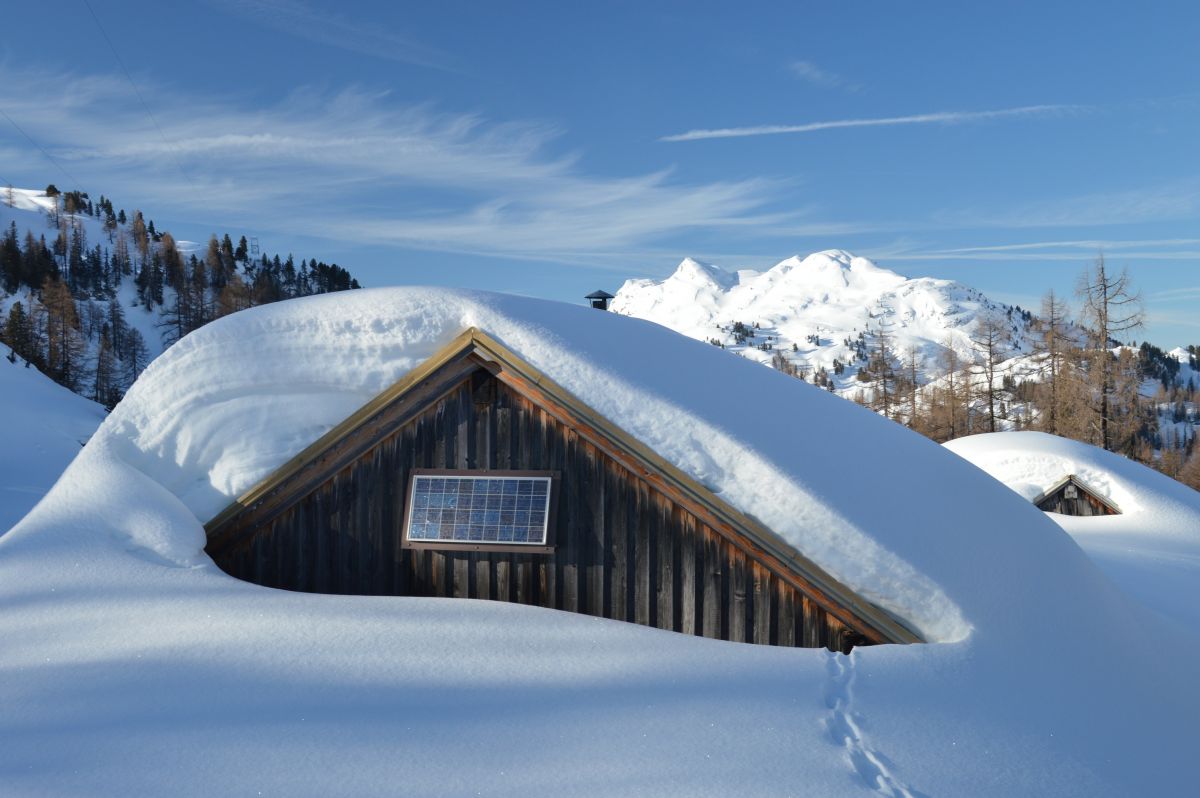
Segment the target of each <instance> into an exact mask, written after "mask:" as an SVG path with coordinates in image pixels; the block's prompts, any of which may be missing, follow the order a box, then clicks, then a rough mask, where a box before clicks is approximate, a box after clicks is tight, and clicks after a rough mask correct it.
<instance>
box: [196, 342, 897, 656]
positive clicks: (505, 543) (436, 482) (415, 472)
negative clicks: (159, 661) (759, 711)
mask: <svg viewBox="0 0 1200 798" xmlns="http://www.w3.org/2000/svg"><path fill="white" fill-rule="evenodd" d="M206 531H207V536H208V544H207V547H206V550H207V552H208V554H209V555H210V556H211V557H212V558H213V559H214V560H215V561H216V562H217V564H218V565H220V566H221V568H222V569H223V570H225V571H226V572H227V573H229V574H231V575H233V576H237V577H239V578H242V579H245V580H248V581H252V582H256V583H258V584H262V585H267V586H270V587H277V588H284V589H288V590H299V591H306V592H318V593H352V594H372V595H416V596H441V597H455V598H475V599H491V600H499V601H512V602H517V603H521V604H533V605H539V606H542V607H548V608H552V609H558V610H567V611H571V612H580V613H585V614H588V615H595V616H599V617H605V618H614V619H617V620H624V621H631V622H635V623H639V624H643V625H647V626H654V627H657V628H660V629H669V630H674V631H676V632H682V633H685V634H696V635H703V636H705V637H712V638H718V639H722V640H733V641H737V642H753V643H762V644H772V645H784V646H807V647H817V646H826V647H829V648H832V649H835V650H847V651H848V650H849V649H850V648H852V647H853V646H854V645H858V644H863V643H882V642H892V643H899V642H914V641H916V640H919V639H920V638H919V637H918V635H916V634H915V633H914V632H912V631H911V630H909V629H908V628H906V627H905V626H904V625H903V623H902V622H899V621H898V620H897V619H895V618H893V617H892V616H891V615H889V614H888V613H887V612H885V611H883V610H882V609H880V608H879V607H877V606H874V605H873V604H871V602H869V601H868V600H866V599H865V598H864V597H863V596H861V595H860V594H858V593H857V592H856V591H854V590H852V589H850V588H848V587H847V586H846V585H844V584H842V583H840V582H838V581H837V580H836V579H834V578H833V577H831V576H830V575H829V574H828V573H827V572H826V571H825V570H824V569H823V568H821V567H820V566H819V565H817V564H816V563H815V562H813V561H812V560H810V559H809V558H808V557H806V556H805V554H804V552H803V551H800V550H797V549H796V548H795V547H793V546H790V545H788V544H787V543H786V542H784V541H783V540H782V539H781V538H780V536H779V535H778V534H776V533H774V532H773V531H771V530H770V529H769V528H767V527H766V526H765V525H764V524H762V523H761V522H759V521H757V520H755V519H754V518H753V517H751V516H748V515H746V514H745V513H742V512H739V511H738V510H737V509H735V508H734V507H731V506H730V505H729V504H728V503H727V502H726V501H725V500H723V499H722V498H721V497H720V496H718V495H717V494H716V493H714V492H713V491H712V490H710V489H709V488H707V487H705V486H704V485H703V484H701V483H700V482H699V481H697V480H696V479H695V478H693V477H692V476H690V475H688V474H687V473H685V472H684V471H682V470H681V469H680V468H679V467H678V466H676V465H675V464H673V463H672V462H670V461H669V460H667V459H666V458H664V457H663V455H662V454H661V453H659V452H658V451H656V450H654V449H653V448H651V447H649V446H647V445H645V444H644V443H642V442H641V441H639V440H637V439H636V438H634V437H632V436H631V435H629V434H628V433H627V432H626V431H625V430H624V429H622V428H621V426H620V425H619V419H612V420H610V419H609V418H606V417H605V416H604V415H602V414H601V413H599V412H597V410H596V409H595V408H593V407H591V406H589V405H588V404H587V403H586V402H584V401H582V400H581V399H580V398H579V397H577V396H575V395H574V394H572V393H571V392H570V391H568V390H566V389H565V388H564V387H563V386H561V385H560V384H558V383H557V382H556V381H555V380H554V379H553V378H551V377H550V376H548V375H547V374H545V373H543V372H541V371H539V370H538V369H537V368H535V367H534V366H532V365H531V364H530V363H529V362H528V361H527V360H526V359H525V358H523V357H522V356H521V355H520V354H518V353H517V352H516V351H514V350H513V349H511V348H509V347H508V346H506V345H504V344H503V343H501V342H500V341H499V340H497V339H496V338H494V337H492V336H491V335H489V334H487V333H486V332H484V331H482V330H480V329H477V328H475V327H471V328H469V329H467V330H465V331H463V332H462V333H461V334H459V335H458V336H456V337H455V338H454V339H453V340H451V341H450V342H448V343H446V344H444V345H443V346H441V348H439V349H438V350H437V351H436V352H435V353H434V354H433V355H432V356H430V357H428V358H426V359H425V360H424V361H423V362H421V363H419V364H418V365H416V367H415V368H413V369H412V370H411V371H409V372H408V373H406V374H405V375H404V376H403V377H402V378H401V379H400V380H399V381H397V382H396V383H394V384H393V385H391V386H389V387H388V388H387V389H386V390H384V391H383V392H382V393H380V394H379V395H378V396H376V397H374V398H373V399H372V400H371V401H370V402H368V403H367V404H366V405H364V406H363V407H362V408H360V409H359V410H357V411H356V412H354V413H353V414H351V415H350V416H349V417H348V418H346V419H345V420H343V421H342V422H341V423H339V424H338V425H337V426H336V427H334V428H333V429H332V430H330V431H329V432H328V433H327V434H325V435H324V436H322V437H321V438H320V439H319V440H317V441H316V442H315V443H313V444H312V445H311V446H309V447H307V448H306V449H304V451H302V452H300V453H299V454H298V455H296V456H295V457H294V458H292V459H291V460H290V461H289V462H288V463H286V464H285V465H284V466H283V467H282V468H280V469H279V470H277V471H275V472H274V473H272V474H271V475H270V476H269V477H267V478H266V479H265V480H263V481H262V482H261V483H259V484H258V485H256V486H255V487H254V488H252V489H251V490H250V491H248V492H247V493H245V494H244V495H242V496H241V497H239V498H238V499H237V500H236V501H235V502H233V503H232V504H231V505H230V506H228V507H227V508H226V509H225V510H224V511H222V512H221V513H220V514H218V515H217V516H216V517H215V518H213V519H212V520H211V521H210V522H209V523H208V524H207V525H206Z"/></svg>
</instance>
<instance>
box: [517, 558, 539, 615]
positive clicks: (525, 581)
mask: <svg viewBox="0 0 1200 798" xmlns="http://www.w3.org/2000/svg"><path fill="white" fill-rule="evenodd" d="M513 571H514V573H515V577H516V578H515V579H514V580H513V581H514V582H516V588H517V596H516V601H517V603H518V604H533V603H534V595H533V560H532V555H530V554H514V555H513Z"/></svg>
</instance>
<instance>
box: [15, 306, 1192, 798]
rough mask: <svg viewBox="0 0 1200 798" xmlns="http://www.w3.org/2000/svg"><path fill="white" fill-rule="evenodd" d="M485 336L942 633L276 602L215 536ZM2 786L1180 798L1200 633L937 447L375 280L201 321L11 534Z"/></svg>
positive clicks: (667, 349)
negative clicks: (416, 377) (378, 398)
mask: <svg viewBox="0 0 1200 798" xmlns="http://www.w3.org/2000/svg"><path fill="white" fill-rule="evenodd" d="M467 326H478V327H480V328H482V329H484V330H486V331H487V332H489V333H491V334H492V335H494V336H495V337H497V338H499V339H500V340H501V341H502V342H503V343H505V344H506V345H507V346H509V347H510V348H512V349H513V350H515V351H516V352H518V353H519V354H521V355H522V356H523V357H525V358H526V359H527V360H529V361H530V362H531V363H532V364H533V365H534V366H535V367H537V368H539V369H540V370H542V371H543V372H545V373H546V374H547V375H548V376H549V377H551V378H552V379H554V380H556V381H557V382H559V383H560V384H562V385H564V386H565V387H566V388H567V389H569V390H571V391H572V392H574V393H575V394H577V395H578V396H579V397H580V398H581V399H583V400H584V401H585V402H587V403H589V404H590V405H592V406H593V407H595V408H596V409H597V410H599V411H600V412H601V413H603V414H604V415H606V416H607V417H608V418H610V419H612V420H613V421H614V422H616V423H618V424H620V425H621V426H622V427H624V428H625V429H626V430H627V431H629V432H630V433H631V434H633V435H634V436H636V437H638V438H639V439H641V440H643V441H644V442H646V443H647V444H649V445H650V446H652V447H654V448H655V449H657V450H658V451H660V452H661V453H662V454H663V456H665V457H667V458H668V459H670V460H672V461H673V462H675V463H676V464H677V465H679V466H680V467H681V468H683V469H684V470H685V471H688V472H689V473H691V474H693V475H694V476H696V477H697V478H698V479H700V480H701V481H702V482H704V483H705V484H707V485H709V486H710V487H711V488H713V489H714V490H716V491H718V492H719V493H720V495H722V496H723V497H724V498H725V499H726V500H727V501H729V502H730V503H731V504H733V505H734V506H736V507H739V508H741V509H743V510H745V511H747V512H751V513H753V514H754V515H756V516H757V517H759V518H760V519H761V520H762V521H763V522H764V523H766V524H767V525H768V526H770V527H771V528H773V529H775V530H776V531H777V532H778V533H779V534H780V535H781V536H782V537H784V538H785V539H786V540H788V541H789V542H791V543H792V544H794V545H796V546H797V547H798V548H800V549H801V550H802V551H804V552H805V553H806V554H807V555H809V556H810V557H812V558H813V559H815V560H816V561H817V562H819V563H820V564H821V565H823V566H824V567H826V568H827V569H828V570H829V571H830V572H832V573H833V574H834V575H836V576H837V577H838V578H840V579H842V580H843V581H844V582H846V583H847V584H849V585H851V586H852V587H855V588H856V589H858V590H860V591H862V592H863V593H864V594H867V595H869V596H871V597H872V598H873V599H874V600H876V601H879V602H880V603H883V604H885V605H886V606H888V607H889V608H891V609H892V610H893V611H894V612H896V613H898V614H900V615H902V616H903V617H905V618H907V619H908V620H909V621H910V622H912V623H914V624H915V625H917V626H918V627H919V628H920V629H922V630H923V631H924V633H925V634H926V635H927V636H928V637H930V638H931V639H936V640H943V641H952V642H941V643H936V644H932V645H922V646H904V647H898V646H887V647H876V648H871V649H860V650H859V651H857V652H856V653H855V654H854V655H853V656H852V657H850V658H844V657H841V656H836V655H831V654H829V653H827V652H824V651H818V650H799V649H791V650H784V649H770V648H765V647H754V646H747V645H741V644H731V643H721V642H716V641H708V640H701V639H696V638H688V637H683V636H680V635H675V634H672V633H668V632H661V631H657V630H652V629H643V628H639V627H635V626H632V625H628V624H622V623H617V622H609V621H602V620H596V619H591V618H586V617H583V616H575V615H569V614H566V613H558V612H553V611H549V610H542V609H537V608H527V607H519V606H515V605H503V604H493V603H488V602H476V601H463V600H435V599H415V598H388V597H375V598H368V597H337V596H318V595H304V594H296V593H288V592H284V591H275V590H267V589H263V588H259V587H256V586H253V585H249V584H245V583H241V582H238V581H236V580H233V579H231V578H229V577H227V576H225V575H224V574H222V573H220V572H219V571H218V570H217V569H216V568H215V566H213V565H212V563H211V561H209V560H208V558H207V557H206V556H205V555H204V554H203V552H202V550H201V547H202V545H203V542H204V534H203V530H202V522H203V521H204V520H206V519H207V518H209V517H211V516H212V515H213V514H214V513H215V512H217V511H218V510H219V509H221V507H222V506H223V505H224V504H225V503H226V502H228V501H229V499H230V498H231V497H233V496H235V495H236V494H238V493H239V492H240V491H242V490H244V489H246V488H247V487H249V486H250V485H252V484H254V483H255V482H256V481H257V480H259V479H261V478H262V477H263V476H265V475H267V474H269V473H270V472H271V471H272V470H273V469H274V468H276V467H277V466H278V465H280V464H281V463H283V462H284V461H285V460H286V459H288V457H290V456H291V455H293V454H295V453H296V452H297V451H299V450H300V449H301V448H302V447H303V446H305V445H306V444H308V443H309V442H311V441H312V440H314V439H315V438H316V437H318V436H319V435H320V434H321V433H323V432H324V431H325V430H327V429H329V428H330V427H331V426H333V425H334V424H336V423H337V422H338V421H340V420H341V419H342V418H344V417H345V416H346V415H348V414H349V413H351V412H352V411H353V410H354V409H356V408H357V407H358V406H359V405H361V404H362V403H363V402H365V401H366V400H367V399H369V398H371V397H372V396H373V395H375V394H376V393H377V392H378V391H380V390H381V389H382V388H384V387H386V386H387V385H388V384H390V383H391V382H393V381H394V380H395V379H397V378H398V377H400V376H401V375H402V374H403V373H405V372H406V371H407V370H409V369H411V368H412V367H413V366H415V365H417V364H418V363H420V362H421V361H423V360H424V359H425V358H427V357H428V356H429V355H431V354H432V353H433V352H435V351H436V350H437V349H438V348H439V347H441V346H442V345H444V344H445V343H447V342H448V341H450V340H451V339H452V338H453V337H454V335H456V334H457V333H458V332H460V331H461V330H462V329H463V328H465V327H467ZM0 641H3V643H2V645H0V707H2V708H3V711H2V712H0V740H2V741H3V745H0V785H2V787H0V793H2V792H4V791H5V790H7V791H9V792H11V793H12V794H14V795H39V794H46V795H64V794H76V795H129V794H173V795H215V794H234V793H236V794H243V793H248V794H256V793H257V792H259V791H261V792H262V793H263V794H264V795H266V794H277V795H322V796H324V795H355V796H358V795H397V794H412V795H435V794H436V795H472V794H483V795H530V794H561V795H634V794H639V795H645V794H657V795H732V794H738V795H770V796H776V795H822V796H826V795H828V796H838V795H862V794H869V793H870V792H871V791H872V790H875V791H877V792H880V793H883V794H892V795H905V794H908V795H930V796H933V795H997V796H999V795H1004V796H1011V795H1138V794H1186V793H1187V792H1188V791H1189V790H1190V788H1191V787H1192V785H1193V782H1194V778H1193V777H1192V775H1191V774H1190V772H1189V770H1188V767H1187V765H1188V763H1189V762H1190V757H1191V749H1192V747H1193V745H1192V727H1193V724H1194V720H1195V719H1196V718H1197V717H1200V696H1198V694H1197V690H1196V688H1195V687H1194V672H1195V670H1196V668H1197V665H1198V664H1200V644H1198V642H1197V640H1196V637H1195V635H1194V632H1193V631H1192V629H1190V628H1187V627H1183V626H1180V625H1179V624H1170V623H1168V622H1167V621H1166V620H1164V619H1163V618H1161V617H1160V616H1159V615H1157V614H1155V613H1153V612H1151V611H1149V610H1147V609H1145V608H1143V607H1142V606H1141V605H1140V604H1138V603H1137V602H1136V601H1135V600H1133V599H1131V598H1129V597H1128V596H1127V595H1126V594H1125V593H1124V592H1122V591H1121V590H1120V589H1118V588H1117V587H1115V586H1114V585H1113V584H1112V583H1111V582H1110V581H1109V580H1108V579H1107V578H1106V577H1105V576H1104V575H1103V573H1102V572H1101V571H1100V570H1099V569H1097V568H1096V567H1095V566H1094V565H1093V564H1092V562H1091V561H1090V560H1089V559H1088V558H1087V557H1086V556H1085V555H1084V554H1083V553H1082V552H1081V551H1080V550H1079V549H1078V547H1077V546H1076V545H1075V544H1074V543H1073V542H1072V541H1071V539H1070V538H1069V537H1068V536H1067V535H1066V534H1064V533H1063V532H1062V531H1061V530H1060V529H1059V527H1058V526H1057V525H1055V524H1054V523H1052V522H1051V521H1049V520H1047V518H1046V517H1045V516H1044V514H1042V513H1041V512H1040V511H1038V510H1036V508H1033V507H1032V506H1031V505H1030V504H1029V503H1028V502H1027V501H1026V500H1025V499H1023V498H1022V497H1020V496H1018V495H1016V494H1014V493H1013V492H1011V491H1009V490H1008V489H1007V488H1005V487H1004V486H1002V485H1001V484H999V483H998V482H996V481H994V480H993V479H992V478H990V477H988V476H987V475H986V474H984V473H983V472H981V471H978V470H977V469H974V468H971V467H969V466H966V464H964V463H963V462H962V461H961V460H960V459H959V458H957V457H956V456H954V455H953V454H951V453H949V452H947V451H945V450H944V449H942V448H941V447H938V446H936V445H935V444H933V443H931V442H929V441H926V440H924V439H922V438H919V437H918V436H916V435H913V434H911V433H909V432H907V431H906V430H904V429H902V428H901V427H899V426H898V425H895V424H892V423H891V422H888V421H886V420H884V419H881V418H879V417H877V416H875V415H873V414H871V413H870V412H868V411H866V410H863V409H862V408H859V407H856V406H854V405H853V404H851V403H848V402H845V401H843V400H841V399H838V398H836V397H833V396H829V395H828V394H827V393H825V392H822V391H820V390H818V389H815V388H813V387H811V386H808V385H805V384H803V383H800V382H799V381H797V380H794V379H791V378H788V377H786V376H783V375H781V374H779V373H777V372H773V371H771V370H769V369H764V368H762V367H761V366H758V365H756V364H754V363H751V362H748V361H744V360H741V359H739V358H736V357H730V356H729V355H728V353H724V352H721V351H719V350H717V349H715V348H713V347H711V346H708V345H706V344H703V343H698V342H695V341H691V340H688V339H685V338H683V337H682V336H678V335H675V334H674V333H671V332H669V331H666V330H664V329H662V328H659V327H656V326H654V325H652V324H649V323H645V322H639V321H635V320H631V319H627V318H620V317H617V316H615V315H613V314H605V313H599V312H596V311H593V310H590V309H586V308H576V307H570V306H564V305H560V304H556V303H548V302H541V301H537V300H529V299H522V298H516V297H507V296H498V295H493V294H482V293H478V294H477V293H469V292H459V291H447V290H433V289H386V290H374V291H360V292H353V293H350V294H343V295H337V296H327V297H318V298H310V299H305V300H299V301H293V302H286V303H280V304H278V305H272V306H268V307H263V308H258V309H255V310H252V311H249V312H245V313H239V314H237V315H235V316H233V317H229V318H227V319H224V320H222V321H220V322H217V323H214V324H212V325H209V326H207V327H205V328H203V329H202V330H200V331H198V332H197V333H194V334H193V335H191V336H189V337H188V338H187V339H185V340H184V341H183V342H181V343H180V344H178V345H176V346H175V347H172V348H171V349H170V350H168V352H167V353H166V354H165V355H164V356H163V357H162V358H160V359H159V360H157V361H156V362H155V363H154V364H152V366H151V367H150V369H149V370H148V371H147V373H146V374H145V375H144V376H143V378H142V379H141V380H140V381H139V382H138V384H137V385H136V386H135V387H134V388H133V390H132V391H131V392H130V394H129V396H128V397H127V399H126V400H125V401H124V402H123V403H122V404H121V406H119V407H118V409H117V410H116V411H115V412H114V413H113V414H112V415H111V416H110V417H109V418H108V419H107V420H106V421H105V423H104V424H103V425H102V426H101V428H100V430H99V431H98V432H97V434H96V435H95V437H94V438H93V439H92V441H91V443H89V444H88V446H87V447H86V449H85V450H84V451H83V453H82V454H81V455H80V457H79V458H77V459H76V460H75V462H74V463H73V464H72V465H71V466H70V468H69V469H68V471H67V473H66V474H65V475H64V476H63V478H62V479H61V480H60V481H59V483H58V484H57V485H56V486H55V487H54V488H53V489H52V490H51V492H50V493H49V494H48V495H47V497H46V499H45V500H44V501H43V502H42V503H41V504H40V505H39V506H38V507H37V508H36V509H35V510H34V511H33V512H32V513H31V514H30V515H29V516H28V517H27V518H26V519H25V520H24V521H23V522H22V523H21V524H19V525H18V526H17V527H16V528H14V529H13V530H12V531H11V532H10V533H8V534H7V535H5V536H4V537H2V538H0Z"/></svg>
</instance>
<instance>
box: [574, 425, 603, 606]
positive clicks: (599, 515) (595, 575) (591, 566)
mask: <svg viewBox="0 0 1200 798" xmlns="http://www.w3.org/2000/svg"><path fill="white" fill-rule="evenodd" d="M579 444H580V449H581V451H582V453H583V469H584V474H585V475H586V479H585V481H584V482H583V484H582V485H581V486H580V489H581V490H582V491H583V499H584V504H585V505H586V506H587V511H588V522H587V524H586V526H585V527H584V540H585V541H586V544H585V545H586V546H587V551H588V563H587V612H588V614H589V615H595V616H597V617H599V618H603V617H604V613H605V609H606V606H607V605H606V603H605V601H604V589H605V583H606V582H607V581H608V580H607V579H606V578H605V577H606V576H607V570H608V548H607V547H606V546H605V545H604V526H605V518H604V469H603V467H602V464H601V461H600V453H599V452H598V451H596V447H595V446H593V445H592V444H591V443H589V442H587V441H584V440H580V442H579Z"/></svg>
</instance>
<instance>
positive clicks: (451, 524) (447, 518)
mask: <svg viewBox="0 0 1200 798" xmlns="http://www.w3.org/2000/svg"><path fill="white" fill-rule="evenodd" d="M551 487H552V477H550V476H546V475H544V472H538V473H536V474H532V473H529V474H524V473H520V472H517V473H515V474H514V473H512V472H508V473H506V474H504V475H500V476H493V475H489V474H480V473H478V472H475V473H467V474H455V473H453V472H437V473H425V474H422V473H417V474H414V475H413V478H412V487H411V489H410V492H409V497H408V501H409V506H408V528H407V530H406V534H405V539H406V540H408V541H410V542H413V543H434V542H441V543H452V544H464V543H465V544H471V543H476V544H480V545H501V546H509V545H512V546H546V545H547V530H548V528H549V522H550V493H551Z"/></svg>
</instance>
